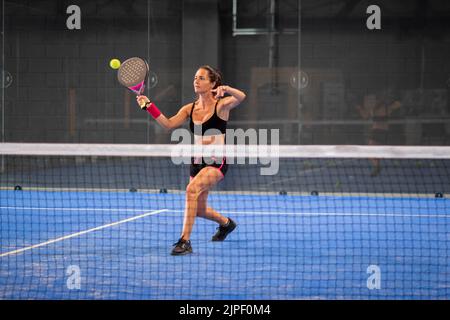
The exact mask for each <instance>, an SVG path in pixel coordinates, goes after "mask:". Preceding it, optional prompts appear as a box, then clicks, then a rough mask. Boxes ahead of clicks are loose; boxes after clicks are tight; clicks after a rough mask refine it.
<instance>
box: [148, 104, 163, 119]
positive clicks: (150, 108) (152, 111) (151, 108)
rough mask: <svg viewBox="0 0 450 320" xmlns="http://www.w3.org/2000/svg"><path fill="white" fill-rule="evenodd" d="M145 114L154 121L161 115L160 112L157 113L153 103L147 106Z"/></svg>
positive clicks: (157, 110)
mask: <svg viewBox="0 0 450 320" xmlns="http://www.w3.org/2000/svg"><path fill="white" fill-rule="evenodd" d="M147 112H148V113H150V115H151V116H152V117H153V119H156V118H158V117H159V116H160V115H161V111H159V109H158V107H157V106H155V104H154V103H153V102H151V103H150V104H149V105H148V106H147Z"/></svg>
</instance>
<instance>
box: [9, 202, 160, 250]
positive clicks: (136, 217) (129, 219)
mask: <svg viewBox="0 0 450 320" xmlns="http://www.w3.org/2000/svg"><path fill="white" fill-rule="evenodd" d="M165 211H168V210H167V209H161V210H155V211H150V212H146V213H143V214H140V215H137V216H134V217H131V218H127V219H124V220H120V221H116V222H112V223H108V224H105V225H102V226H98V227H95V228H91V229H87V230H83V231H80V232H76V233H72V234H69V235H66V236H62V237H59V238H55V239H51V240H48V241H45V242H41V243H38V244H35V245H32V246H29V247H25V248H21V249H17V250H13V251H9V252H5V253H2V254H0V258H3V257H6V256H10V255H14V254H18V253H22V252H25V251H28V250H32V249H36V248H39V247H43V246H47V245H49V244H52V243H55V242H59V241H64V240H67V239H70V238H74V237H78V236H81V235H84V234H87V233H90V232H94V231H98V230H102V229H106V228H109V227H113V226H117V225H120V224H123V223H127V222H130V221H134V220H137V219H141V218H145V217H147V216H151V215H155V214H158V213H161V212H165Z"/></svg>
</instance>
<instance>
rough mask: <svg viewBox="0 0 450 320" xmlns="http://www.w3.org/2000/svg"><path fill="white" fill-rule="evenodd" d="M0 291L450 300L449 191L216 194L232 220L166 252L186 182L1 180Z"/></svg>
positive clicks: (198, 225) (31, 295) (199, 226)
mask: <svg viewBox="0 0 450 320" xmlns="http://www.w3.org/2000/svg"><path fill="white" fill-rule="evenodd" d="M0 199H1V205H0V225H1V234H0V235H1V237H0V238H1V247H0V254H1V258H0V299H449V298H450V263H449V258H448V257H449V256H450V245H449V244H450V200H449V199H445V198H425V197H380V196H369V195H368V196H330V195H320V196H308V195H305V196H301V195H298V196H297V195H275V194H274V195H267V194H266V195H263V194H235V193H217V194H212V195H210V199H209V202H210V205H211V206H213V207H214V209H215V210H217V211H219V212H220V213H222V214H223V215H226V216H229V217H232V218H233V219H234V220H235V221H236V222H237V224H238V227H237V229H236V230H235V231H234V232H233V233H231V234H230V235H229V237H228V238H227V239H226V240H225V241H224V242H212V241H211V236H212V235H213V234H214V232H215V228H216V226H217V225H216V224H214V223H212V222H210V221H207V220H203V219H200V218H198V219H196V222H195V225H194V229H193V233H192V237H191V241H192V247H193V251H194V252H193V254H191V255H187V256H171V255H170V250H171V248H172V244H173V243H174V242H176V241H177V240H178V238H179V235H180V231H181V228H182V223H183V211H184V205H185V195H184V194H183V193H170V192H169V193H167V194H160V193H144V192H117V191H110V192H106V191H103V192H100V191H84V192H81V191H64V192H61V191H48V190H43V191H39V190H36V191H27V190H23V191H12V190H8V191H6V190H3V191H0Z"/></svg>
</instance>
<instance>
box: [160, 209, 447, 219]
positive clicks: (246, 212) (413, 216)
mask: <svg viewBox="0 0 450 320" xmlns="http://www.w3.org/2000/svg"><path fill="white" fill-rule="evenodd" d="M167 211H168V212H177V213H180V212H184V211H181V210H167ZM220 213H221V214H225V215H226V214H242V215H246V214H248V215H261V216H264V215H280V216H350V217H353V216H354V217H360V216H361V217H365V216H367V217H400V218H402V217H406V218H444V219H449V218H450V214H448V215H443V214H406V213H360V212H356V213H352V212H342V213H340V212H276V211H220Z"/></svg>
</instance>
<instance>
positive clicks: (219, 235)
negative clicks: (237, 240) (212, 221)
mask: <svg viewBox="0 0 450 320" xmlns="http://www.w3.org/2000/svg"><path fill="white" fill-rule="evenodd" d="M235 228H236V223H235V222H234V221H233V220H231V218H228V223H227V224H226V225H225V226H220V227H218V228H217V232H216V234H215V235H213V237H212V241H223V240H225V238H226V237H227V236H228V235H229V234H230V233H231V231H233V230H234V229H235Z"/></svg>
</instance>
